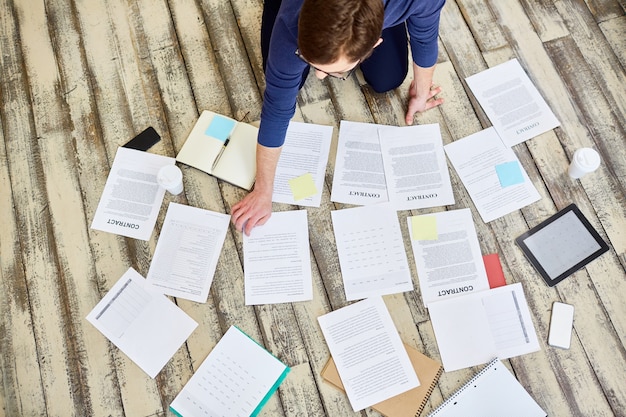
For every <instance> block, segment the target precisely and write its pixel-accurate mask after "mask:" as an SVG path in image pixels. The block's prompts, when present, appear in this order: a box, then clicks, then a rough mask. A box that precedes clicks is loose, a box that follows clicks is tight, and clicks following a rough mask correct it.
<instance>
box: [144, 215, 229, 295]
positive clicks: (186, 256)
mask: <svg viewBox="0 0 626 417" xmlns="http://www.w3.org/2000/svg"><path fill="white" fill-rule="evenodd" d="M229 223H230V216H229V215H227V214H223V213H216V212H213V211H209V210H204V209H201V208H197V207H191V206H186V205H182V204H177V203H170V205H169V206H168V209H167V213H166V215H165V220H164V221H163V229H162V230H161V235H160V236H159V240H158V242H157V246H156V250H155V251H154V257H153V258H152V263H151V264H150V269H149V271H148V278H147V281H148V283H149V284H150V285H152V287H154V289H155V290H157V291H159V292H161V293H163V294H167V295H171V296H173V297H180V298H186V299H188V300H191V301H196V302H198V303H205V302H206V300H207V297H208V296H209V289H210V288H211V283H212V282H213V275H214V274H215V268H216V266H217V261H218V259H219V257H220V253H221V251H222V247H223V245H224V238H225V237H226V232H227V231H228V224H229Z"/></svg>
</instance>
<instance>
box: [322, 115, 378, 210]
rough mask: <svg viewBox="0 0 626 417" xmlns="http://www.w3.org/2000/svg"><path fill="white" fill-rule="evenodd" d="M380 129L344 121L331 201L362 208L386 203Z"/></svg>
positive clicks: (340, 130)
mask: <svg viewBox="0 0 626 417" xmlns="http://www.w3.org/2000/svg"><path fill="white" fill-rule="evenodd" d="M380 126H381V125H375V124H371V123H357V122H348V121H345V120H342V121H341V124H340V125H339V141H338V145H337V158H336V161H335V173H334V175H333V187H332V191H331V193H330V201H336V202H338V203H345V204H356V205H360V206H366V205H370V204H376V203H380V202H385V201H387V185H386V182H385V169H384V167H383V157H382V154H381V152H380V141H379V139H378V127H380Z"/></svg>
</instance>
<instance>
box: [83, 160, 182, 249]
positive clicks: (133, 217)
mask: <svg viewBox="0 0 626 417" xmlns="http://www.w3.org/2000/svg"><path fill="white" fill-rule="evenodd" d="M175 162H176V160H175V159H174V158H169V157H167V156H161V155H155V154H151V153H148V152H143V151H138V150H135V149H129V148H124V147H120V148H118V149H117V152H116V154H115V159H114V160H113V165H112V166H111V171H110V172H109V177H108V178H107V182H106V184H105V186H104V191H103V192H102V197H101V198H100V202H99V203H98V208H97V209H96V214H95V216H94V219H93V222H92V223H91V228H92V229H96V230H102V231H104V232H110V233H115V234H117V235H122V236H127V237H131V238H134V239H140V240H148V239H150V235H151V234H152V230H153V229H154V224H155V223H156V219H157V216H158V214H159V210H160V209H161V203H162V202H163V196H164V195H165V189H164V188H162V187H159V184H158V183H157V173H158V172H159V169H161V168H162V167H164V166H166V165H174V163H175Z"/></svg>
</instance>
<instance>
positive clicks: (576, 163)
mask: <svg viewBox="0 0 626 417" xmlns="http://www.w3.org/2000/svg"><path fill="white" fill-rule="evenodd" d="M599 166H600V154H599V153H598V152H596V151H595V150H594V149H591V148H581V149H578V150H577V151H576V152H574V156H572V162H571V163H570V166H569V169H568V171H567V173H568V174H569V176H570V177H572V178H574V179H576V178H580V177H582V176H583V175H585V174H588V173H590V172H593V171H595V170H596V169H598V167H599Z"/></svg>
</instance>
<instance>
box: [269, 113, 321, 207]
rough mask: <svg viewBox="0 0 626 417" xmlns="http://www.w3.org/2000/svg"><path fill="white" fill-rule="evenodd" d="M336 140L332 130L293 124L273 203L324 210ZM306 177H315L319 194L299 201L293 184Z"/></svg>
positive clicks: (298, 123) (276, 182)
mask: <svg viewBox="0 0 626 417" xmlns="http://www.w3.org/2000/svg"><path fill="white" fill-rule="evenodd" d="M332 138H333V127H332V126H322V125H317V124H312V123H301V122H290V123H289V128H288V129H287V136H286V137H285V143H284V144H283V147H282V150H281V152H280V158H279V160H278V166H277V167H276V175H275V177H274V192H273V194H272V201H273V202H275V203H286V204H296V205H299V206H307V207H319V206H320V203H321V201H322V190H323V189H324V174H325V173H326V165H327V164H328V153H329V151H330V143H331V141H332ZM304 174H310V175H311V176H312V177H313V181H314V184H315V188H316V191H317V192H316V193H315V194H313V195H310V196H307V197H306V198H302V199H298V200H296V198H297V196H296V195H295V194H294V192H293V190H292V189H291V187H290V185H289V181H290V180H292V179H294V178H298V177H300V176H302V175H304Z"/></svg>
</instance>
